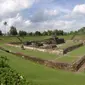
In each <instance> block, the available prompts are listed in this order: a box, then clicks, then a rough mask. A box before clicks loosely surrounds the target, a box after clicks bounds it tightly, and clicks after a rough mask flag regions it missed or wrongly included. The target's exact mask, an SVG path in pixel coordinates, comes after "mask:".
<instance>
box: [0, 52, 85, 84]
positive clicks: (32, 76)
mask: <svg viewBox="0 0 85 85" xmlns="http://www.w3.org/2000/svg"><path fill="white" fill-rule="evenodd" d="M0 56H7V58H8V59H9V64H10V66H11V67H12V68H13V69H15V70H16V71H17V72H19V73H21V74H22V75H24V77H25V78H26V79H27V80H30V81H31V80H32V81H34V82H35V83H38V84H41V85H85V74H84V73H71V72H66V71H61V70H55V69H51V68H48V67H45V66H43V65H39V64H35V63H33V62H30V61H28V60H24V59H22V58H19V57H17V56H14V55H12V54H8V53H5V52H3V51H0Z"/></svg>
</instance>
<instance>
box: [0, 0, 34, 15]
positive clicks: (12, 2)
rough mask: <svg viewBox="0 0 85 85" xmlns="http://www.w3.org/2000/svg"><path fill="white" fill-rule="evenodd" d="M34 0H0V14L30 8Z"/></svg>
mask: <svg viewBox="0 0 85 85" xmlns="http://www.w3.org/2000/svg"><path fill="white" fill-rule="evenodd" d="M34 1H35V0H0V11H1V12H0V15H6V14H7V13H12V12H16V11H20V10H23V9H26V8H30V7H31V5H32V4H33V3H34Z"/></svg>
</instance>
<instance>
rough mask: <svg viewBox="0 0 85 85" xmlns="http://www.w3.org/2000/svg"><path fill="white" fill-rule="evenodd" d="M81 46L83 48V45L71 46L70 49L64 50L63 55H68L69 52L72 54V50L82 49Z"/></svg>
mask: <svg viewBox="0 0 85 85" xmlns="http://www.w3.org/2000/svg"><path fill="white" fill-rule="evenodd" d="M81 46H83V43H80V44H78V45H73V46H70V47H68V48H65V49H64V50H63V54H66V53H68V52H70V51H72V50H74V49H76V48H79V47H81Z"/></svg>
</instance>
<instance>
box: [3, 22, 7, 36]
mask: <svg viewBox="0 0 85 85" xmlns="http://www.w3.org/2000/svg"><path fill="white" fill-rule="evenodd" d="M3 24H4V26H5V35H6V34H7V33H6V26H7V22H6V21H5V22H4V23H3Z"/></svg>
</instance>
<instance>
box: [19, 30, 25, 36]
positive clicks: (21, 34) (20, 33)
mask: <svg viewBox="0 0 85 85" xmlns="http://www.w3.org/2000/svg"><path fill="white" fill-rule="evenodd" d="M26 35H27V32H26V31H21V30H20V31H19V36H26Z"/></svg>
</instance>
